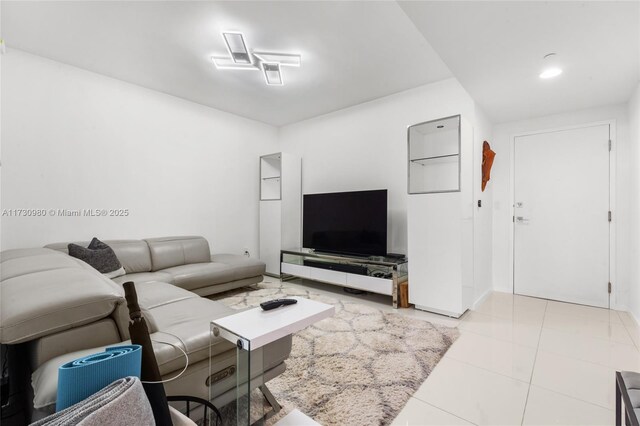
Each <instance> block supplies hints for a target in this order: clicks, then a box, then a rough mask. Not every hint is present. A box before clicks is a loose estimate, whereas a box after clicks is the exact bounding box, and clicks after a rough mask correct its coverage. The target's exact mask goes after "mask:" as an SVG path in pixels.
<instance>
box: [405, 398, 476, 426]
mask: <svg viewBox="0 0 640 426" xmlns="http://www.w3.org/2000/svg"><path fill="white" fill-rule="evenodd" d="M412 398H413V397H412ZM416 399H417V400H418V401H420V402H424V403H425V404H427V405H429V406H431V407H433V408H435V409H436V410H440V411H442V412H445V413H447V414H451V415H452V416H453V417H455V418H457V419H460V420H463V421H465V422H467V423H470V424H472V425H474V426H478V424H477V423H474V422H472V421H471V420H468V419H465V418H464V417H460V416H458V415H457V414H453V413H450V412H448V411H447V410H444V409H442V408H440V407H436V406H435V405H433V404H431V403H429V402H427V401H423V400H421V399H420V398H416Z"/></svg>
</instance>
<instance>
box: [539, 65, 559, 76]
mask: <svg viewBox="0 0 640 426" xmlns="http://www.w3.org/2000/svg"><path fill="white" fill-rule="evenodd" d="M560 74H562V70H561V69H560V68H558V67H551V68H547V69H545V70H544V71H542V72H541V73H540V78H543V79H547V78H553V77H557V76H559V75H560Z"/></svg>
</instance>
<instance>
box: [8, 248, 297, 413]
mask: <svg viewBox="0 0 640 426" xmlns="http://www.w3.org/2000/svg"><path fill="white" fill-rule="evenodd" d="M106 243H107V244H109V245H110V246H111V247H112V248H113V250H114V252H115V253H116V255H117V256H118V259H119V260H120V262H121V263H122V265H123V267H124V269H125V271H126V272H127V273H126V275H124V276H121V277H118V278H115V279H113V280H110V279H108V278H106V277H105V276H103V275H102V274H100V273H99V272H98V271H96V270H95V269H93V268H92V267H91V266H89V265H88V264H86V263H84V262H82V261H80V260H77V259H75V258H72V257H70V256H68V255H67V254H66V247H67V243H56V244H50V245H48V246H46V247H45V248H34V249H17V250H6V251H3V252H2V253H0V262H1V263H0V272H1V276H0V290H1V295H2V298H1V300H0V303H1V310H0V343H2V344H7V345H22V346H24V347H26V352H27V354H28V358H29V368H30V370H31V371H32V385H33V386H32V388H33V408H34V411H33V416H32V419H36V418H40V417H42V416H43V415H45V414H48V413H50V412H51V411H52V410H53V408H54V406H55V394H56V388H57V369H58V366H60V365H62V364H63V363H65V362H68V361H70V360H72V359H75V358H78V357H80V356H83V355H88V354H91V353H95V352H99V351H102V350H103V349H104V348H105V347H107V346H113V345H115V344H119V343H121V342H127V340H128V339H129V334H128V310H127V308H126V303H125V300H124V292H123V289H122V283H124V282H127V281H134V282H135V283H136V289H137V292H138V297H139V302H140V306H141V307H142V308H143V310H144V314H145V317H146V318H147V322H148V324H149V327H150V332H151V338H152V340H154V341H157V342H169V343H172V344H174V345H178V346H180V347H182V348H183V349H184V350H185V352H187V354H188V357H189V367H188V369H187V370H186V371H185V373H184V374H183V375H182V376H181V377H180V378H179V379H177V380H173V381H170V382H168V383H166V384H165V388H166V390H167V394H168V395H176V394H181V395H193V396H198V397H201V398H209V385H208V384H209V374H210V373H209V356H210V355H209V354H210V349H209V341H210V335H209V330H210V329H209V323H210V321H211V320H214V319H216V318H220V317H223V316H226V315H229V314H231V313H233V312H234V311H233V310H232V309H230V308H228V307H226V306H225V305H224V304H222V303H220V302H216V301H213V300H210V299H208V298H205V297H202V296H208V295H212V294H215V293H219V292H223V291H227V290H230V289H234V288H239V287H243V286H246V285H250V284H254V283H257V282H260V281H261V280H262V274H263V273H264V270H265V265H264V263H262V262H260V261H256V260H253V259H249V258H247V257H244V256H239V255H231V254H214V255H213V256H212V255H211V254H210V252H209V243H208V242H207V240H206V239H204V238H202V237H167V238H149V239H145V240H116V241H106ZM80 244H82V243H80ZM85 245H86V244H85ZM154 349H155V353H156V358H157V360H158V364H159V367H160V372H161V374H162V375H163V377H164V378H171V377H174V376H175V375H176V374H178V373H179V372H180V371H181V370H182V369H183V367H184V362H185V360H184V355H183V354H182V353H181V352H180V351H179V350H177V349H175V348H173V347H172V346H171V345H168V344H166V343H154ZM290 351H291V337H290V336H289V337H287V338H284V339H281V340H279V341H276V342H274V343H273V344H271V345H270V346H269V347H267V348H265V350H264V358H265V359H264V360H263V364H264V374H263V376H262V379H261V380H264V381H268V380H270V379H271V378H273V377H275V376H277V375H278V374H280V373H282V372H283V371H284V369H285V365H284V360H285V359H286V358H287V357H288V356H289V353H290ZM211 363H212V368H211V372H212V375H213V376H215V377H216V378H218V379H219V380H218V381H216V382H215V383H212V388H211V389H212V391H213V396H214V400H213V402H214V404H216V405H217V406H222V405H224V404H226V403H228V402H230V401H231V400H233V399H234V398H235V384H236V377H235V375H234V374H224V372H231V371H233V366H235V363H236V354H235V347H234V345H231V344H230V343H228V342H226V341H224V340H222V339H219V338H218V339H217V340H215V341H214V344H213V345H212V347H211ZM221 372H222V374H217V373H221Z"/></svg>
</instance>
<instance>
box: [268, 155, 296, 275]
mask: <svg viewBox="0 0 640 426" xmlns="http://www.w3.org/2000/svg"><path fill="white" fill-rule="evenodd" d="M301 207H302V160H301V159H300V157H298V156H295V155H292V154H288V153H285V152H277V153H275V154H268V155H263V156H262V157H260V260H262V261H263V262H265V263H266V264H267V271H266V273H267V275H271V276H274V277H279V276H280V250H281V249H283V248H285V247H297V246H299V245H300V225H301V220H302V213H301V211H300V209H301Z"/></svg>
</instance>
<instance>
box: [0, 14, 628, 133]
mask: <svg viewBox="0 0 640 426" xmlns="http://www.w3.org/2000/svg"><path fill="white" fill-rule="evenodd" d="M639 5H640V2H639V1H622V2H618V1H602V2H600V1H585V2H582V1H567V2H564V1H466V2H464V1H451V2H447V1H400V2H394V1H381V2H367V1H354V2H347V1H337V2H332V1H309V2H305V1H299V2H272V1H233V2H198V1H178V2H165V1H125V2H119V1H95V2H93V1H70V2H58V1H42V2H18V1H15V2H14V1H3V2H2V18H1V19H2V21H1V24H2V26H1V28H2V32H3V34H2V36H3V38H4V39H5V41H6V43H7V45H8V48H9V49H10V48H18V49H21V50H24V51H27V52H30V53H34V54H38V55H41V56H44V57H48V58H51V59H54V60H57V61H60V62H64V63H67V64H71V65H74V66H77V67H80V68H84V69H88V70H91V71H95V72H98V73H101V74H104V75H108V76H111V77H115V78H118V79H121V80H124V81H127V82H131V83H134V84H137V85H140V86H144V87H147V88H150V89H154V90H158V91H160V92H164V93H168V94H171V95H174V96H178V97H181V98H184V99H188V100H191V101H194V102H198V103H201V104H204V105H208V106H211V107H214V108H218V109H221V110H224V111H228V112H232V113H235V114H238V115H241V116H245V117H248V118H252V119H255V120H259V121H263V122H266V123H269V124H273V125H276V126H280V125H284V124H288V123H292V122H296V121H300V120H304V119H306V118H310V117H314V116H318V115H321V114H325V113H328V112H331V111H335V110H338V109H341V108H345V107H348V106H351V105H356V104H359V103H362V102H366V101H369V100H372V99H376V98H379V97H382V96H386V95H389V94H392V93H396V92H399V91H402V90H406V89H410V88H413V87H417V86H420V85H424V84H427V83H431V82H435V81H439V80H443V79H445V78H449V77H452V76H454V75H455V77H456V78H457V79H458V80H459V81H460V83H461V84H462V85H463V86H464V87H465V89H466V90H467V91H468V92H469V93H470V95H471V96H472V97H473V98H474V100H475V101H476V102H477V103H478V104H479V105H480V106H481V107H482V108H483V109H484V110H485V112H486V113H487V115H488V116H489V118H490V119H491V120H492V121H493V122H495V123H500V122H506V121H512V120H518V119H524V118H530V117H537V116H542V115H548V114H554V113H559V112H564V111H571V110H576V109H584V108H589V107H593V106H600V105H607V104H614V103H619V102H625V101H626V100H627V99H628V98H629V97H630V95H631V93H632V90H633V89H634V88H635V87H636V85H637V84H638V81H639V79H640V10H639V9H640V7H639ZM223 30H239V31H242V32H244V34H245V36H246V39H247V43H248V45H249V47H250V48H251V49H254V50H256V51H271V52H282V53H300V54H301V55H302V66H301V67H300V68H283V69H282V72H283V77H284V81H285V85H284V86H267V85H266V84H265V82H264V76H263V75H262V73H261V71H257V70H256V71H247V70H241V71H239V70H218V69H216V68H215V67H214V66H213V64H212V62H211V60H210V57H211V56H212V55H220V54H225V53H226V50H225V45H224V42H223V39H222V37H221V36H220V33H221V31H223ZM550 52H555V53H557V56H556V58H557V61H558V63H559V64H560V65H561V66H562V68H563V70H564V73H563V74H562V75H561V76H559V77H557V78H555V79H550V80H541V79H540V78H538V74H539V73H540V71H541V69H542V67H543V62H542V57H543V56H544V55H545V54H547V53H550Z"/></svg>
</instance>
